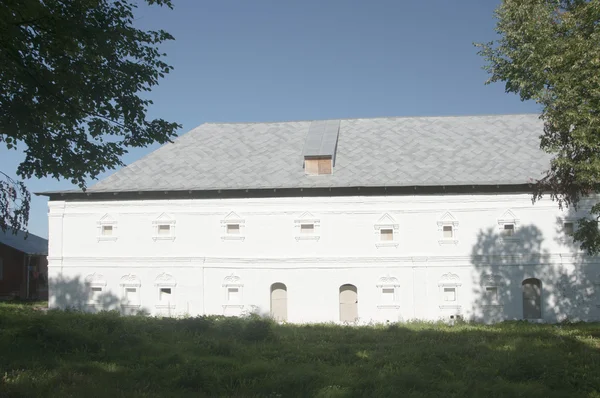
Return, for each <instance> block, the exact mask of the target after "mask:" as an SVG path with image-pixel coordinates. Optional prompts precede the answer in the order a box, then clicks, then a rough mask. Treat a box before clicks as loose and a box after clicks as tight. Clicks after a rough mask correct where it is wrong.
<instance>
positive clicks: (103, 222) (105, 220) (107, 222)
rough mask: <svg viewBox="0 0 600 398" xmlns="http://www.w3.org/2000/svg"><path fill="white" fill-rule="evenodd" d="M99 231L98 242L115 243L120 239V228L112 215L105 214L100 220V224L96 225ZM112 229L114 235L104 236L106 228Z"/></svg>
mask: <svg viewBox="0 0 600 398" xmlns="http://www.w3.org/2000/svg"><path fill="white" fill-rule="evenodd" d="M96 225H97V228H98V231H97V233H96V235H97V236H96V239H97V240H98V242H111V241H112V242H114V241H116V240H117V239H118V237H119V236H118V235H119V234H118V226H117V221H116V220H114V219H113V218H112V217H111V216H110V214H108V213H107V214H105V215H103V216H102V218H100V220H98V222H97V223H96ZM108 226H110V227H112V234H111V235H104V234H103V231H104V227H108Z"/></svg>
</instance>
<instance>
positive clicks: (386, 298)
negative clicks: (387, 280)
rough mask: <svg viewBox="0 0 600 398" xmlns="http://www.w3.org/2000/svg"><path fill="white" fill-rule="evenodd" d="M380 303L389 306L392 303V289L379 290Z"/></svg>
mask: <svg viewBox="0 0 600 398" xmlns="http://www.w3.org/2000/svg"><path fill="white" fill-rule="evenodd" d="M381 301H382V302H383V303H385V304H391V303H393V302H394V288H393V287H385V288H383V289H381Z"/></svg>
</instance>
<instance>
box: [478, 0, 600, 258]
mask: <svg viewBox="0 0 600 398" xmlns="http://www.w3.org/2000/svg"><path fill="white" fill-rule="evenodd" d="M495 13H496V17H497V25H496V32H497V33H498V34H499V36H500V38H499V39H498V40H496V41H493V42H490V43H486V44H481V43H478V44H476V46H478V47H479V49H480V50H479V54H480V55H482V56H483V57H484V58H485V60H486V66H485V69H486V70H487V71H488V72H489V74H490V75H491V77H490V78H489V80H488V81H487V83H492V82H499V81H502V82H505V88H506V91H507V92H511V93H516V94H518V95H520V97H521V100H523V101H525V100H534V101H535V102H536V103H538V104H540V105H541V108H542V113H541V119H542V120H543V121H544V132H543V135H542V136H541V148H542V149H543V150H545V151H547V152H549V153H552V154H554V158H553V160H552V162H551V165H550V169H549V170H548V172H547V174H546V175H545V176H544V177H543V178H542V179H540V180H539V181H537V183H536V185H535V192H534V197H533V200H534V201H536V200H539V199H540V198H541V197H542V195H544V194H547V193H549V194H550V196H551V198H552V199H553V200H555V201H557V202H558V205H559V206H560V207H561V208H563V206H566V207H569V206H571V207H574V208H577V205H578V203H580V200H581V199H582V198H584V197H590V196H591V197H596V194H597V193H598V190H599V183H600V1H599V0H591V1H589V0H504V1H503V2H502V4H501V5H500V6H499V7H498V8H497V9H496V12H495ZM591 214H592V215H593V218H592V219H589V218H587V219H581V220H579V222H578V224H579V228H578V230H577V231H576V232H575V235H574V237H575V239H576V240H577V241H579V242H580V245H581V248H582V249H585V250H587V251H588V253H589V254H594V253H598V252H599V251H600V233H599V229H598V218H599V217H600V203H596V204H595V205H594V206H593V207H592V209H591Z"/></svg>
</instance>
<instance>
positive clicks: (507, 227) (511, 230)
mask: <svg viewBox="0 0 600 398" xmlns="http://www.w3.org/2000/svg"><path fill="white" fill-rule="evenodd" d="M502 234H503V235H504V236H514V234H515V224H504V229H503V231H502Z"/></svg>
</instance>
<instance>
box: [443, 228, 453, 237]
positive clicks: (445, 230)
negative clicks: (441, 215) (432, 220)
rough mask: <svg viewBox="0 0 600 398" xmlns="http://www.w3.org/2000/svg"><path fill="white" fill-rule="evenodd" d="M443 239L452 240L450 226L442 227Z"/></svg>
mask: <svg viewBox="0 0 600 398" xmlns="http://www.w3.org/2000/svg"><path fill="white" fill-rule="evenodd" d="M443 232H444V235H443V236H444V239H452V238H453V237H454V234H453V232H452V225H444V231H443Z"/></svg>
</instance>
